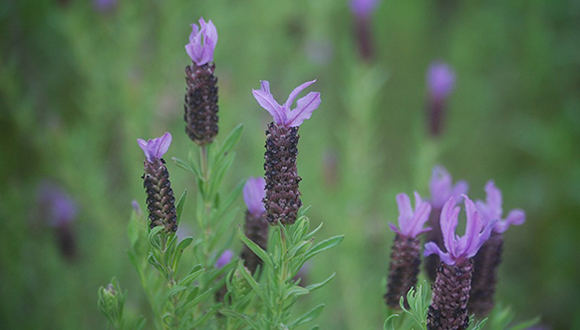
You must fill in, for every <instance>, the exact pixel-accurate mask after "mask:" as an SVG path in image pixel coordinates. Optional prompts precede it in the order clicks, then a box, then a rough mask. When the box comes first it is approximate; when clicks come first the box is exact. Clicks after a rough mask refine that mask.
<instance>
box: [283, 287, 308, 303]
mask: <svg viewBox="0 0 580 330" xmlns="http://www.w3.org/2000/svg"><path fill="white" fill-rule="evenodd" d="M309 293H310V291H308V290H307V289H305V288H303V287H301V286H298V285H296V286H293V287H292V288H290V289H288V290H287V291H286V293H284V300H286V299H288V298H290V297H299V296H303V295H306V294H309Z"/></svg>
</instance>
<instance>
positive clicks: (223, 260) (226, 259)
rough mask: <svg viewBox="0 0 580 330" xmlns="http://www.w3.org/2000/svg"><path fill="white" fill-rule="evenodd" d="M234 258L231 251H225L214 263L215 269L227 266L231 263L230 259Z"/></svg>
mask: <svg viewBox="0 0 580 330" xmlns="http://www.w3.org/2000/svg"><path fill="white" fill-rule="evenodd" d="M233 256H234V253H233V252H232V250H229V249H228V250H225V251H224V253H222V255H221V256H220V257H219V258H218V260H217V261H216V263H215V268H223V267H224V266H225V265H227V264H229V263H230V261H232V257H233Z"/></svg>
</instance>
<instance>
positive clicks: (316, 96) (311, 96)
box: [252, 80, 320, 127]
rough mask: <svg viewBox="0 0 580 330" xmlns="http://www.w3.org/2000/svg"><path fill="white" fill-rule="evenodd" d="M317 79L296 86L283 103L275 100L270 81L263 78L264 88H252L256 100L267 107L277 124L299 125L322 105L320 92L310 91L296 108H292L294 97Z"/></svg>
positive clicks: (297, 103) (298, 102) (286, 125)
mask: <svg viewBox="0 0 580 330" xmlns="http://www.w3.org/2000/svg"><path fill="white" fill-rule="evenodd" d="M314 82H316V80H312V81H308V82H305V83H304V84H302V85H300V86H298V87H296V88H295V89H294V90H293V91H292V93H290V96H288V100H286V103H284V104H283V105H280V104H278V102H276V100H274V96H272V94H271V93H270V83H269V82H267V81H265V80H262V81H261V83H262V88H261V89H260V90H255V89H254V90H252V93H253V94H254V97H255V98H256V101H258V103H259V104H260V106H262V108H264V109H266V110H267V111H268V112H269V113H270V114H271V115H272V117H274V121H275V122H276V124H278V125H280V126H285V127H297V126H300V125H301V124H302V122H304V120H306V119H308V118H310V116H311V115H312V112H313V111H314V110H316V108H318V106H319V105H320V93H318V92H310V93H308V94H307V95H306V96H305V97H303V98H301V99H299V100H298V101H297V102H296V108H295V109H292V110H290V106H291V105H292V103H293V102H294V99H296V97H297V96H298V94H300V92H302V91H303V90H304V89H305V88H306V87H308V86H310V85H312V84H313V83H314Z"/></svg>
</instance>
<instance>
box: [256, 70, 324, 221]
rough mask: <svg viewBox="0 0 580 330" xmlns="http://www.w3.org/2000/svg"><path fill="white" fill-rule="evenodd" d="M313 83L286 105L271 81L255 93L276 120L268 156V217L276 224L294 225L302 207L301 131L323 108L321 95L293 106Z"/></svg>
mask: <svg viewBox="0 0 580 330" xmlns="http://www.w3.org/2000/svg"><path fill="white" fill-rule="evenodd" d="M313 83H314V81H309V82H306V83H304V84H302V85H300V86H298V87H297V88H296V89H294V90H293V91H292V93H290V96H289V97H288V100H287V101H286V103H284V104H283V105H280V104H278V102H276V100H274V97H273V96H272V94H271V93H270V84H269V83H268V82H267V81H262V87H261V89H260V90H254V91H253V94H254V97H255V98H256V101H258V103H259V104H260V106H262V107H263V108H264V109H266V111H268V112H269V113H270V114H271V115H272V117H273V118H274V121H273V122H272V123H270V124H269V125H268V130H267V131H266V152H265V154H264V160H265V162H264V170H265V182H266V197H265V198H264V206H265V209H266V215H265V217H266V219H267V220H268V222H270V223H272V224H277V223H282V224H293V223H294V222H295V221H296V217H297V213H298V210H299V209H300V207H301V206H302V201H301V200H300V191H299V190H298V184H299V182H300V180H301V178H300V177H299V176H298V170H297V168H296V156H297V155H298V140H299V138H300V136H299V135H298V128H299V126H300V125H301V124H302V123H303V122H304V120H306V119H308V118H310V116H311V115H312V112H313V111H314V110H315V109H316V108H318V106H319V105H320V93H316V92H311V93H308V94H307V95H306V96H305V97H303V98H301V99H299V100H298V101H297V102H296V104H297V106H296V108H294V109H291V108H290V107H291V105H292V103H293V102H294V99H295V98H296V97H297V96H298V94H299V93H300V92H301V91H302V90H304V89H305V88H306V87H308V86H310V85H311V84H313Z"/></svg>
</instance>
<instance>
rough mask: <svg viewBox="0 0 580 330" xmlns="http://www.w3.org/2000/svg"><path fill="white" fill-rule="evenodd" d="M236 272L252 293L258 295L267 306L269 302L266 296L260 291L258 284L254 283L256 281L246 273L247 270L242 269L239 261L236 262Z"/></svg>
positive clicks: (242, 266) (242, 264) (241, 263)
mask: <svg viewBox="0 0 580 330" xmlns="http://www.w3.org/2000/svg"><path fill="white" fill-rule="evenodd" d="M238 271H239V272H240V274H241V275H242V277H243V278H244V279H245V280H246V282H248V284H249V285H250V286H251V287H252V290H254V292H255V293H256V294H257V295H258V297H260V299H262V301H263V302H264V303H266V304H267V303H268V301H269V300H268V296H267V295H266V293H265V292H264V290H262V288H261V287H260V285H259V284H258V282H256V280H255V279H254V278H253V277H252V275H250V273H248V270H247V269H246V267H244V263H243V262H242V261H241V260H240V261H238Z"/></svg>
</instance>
